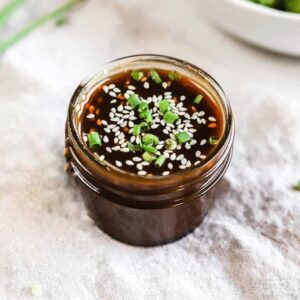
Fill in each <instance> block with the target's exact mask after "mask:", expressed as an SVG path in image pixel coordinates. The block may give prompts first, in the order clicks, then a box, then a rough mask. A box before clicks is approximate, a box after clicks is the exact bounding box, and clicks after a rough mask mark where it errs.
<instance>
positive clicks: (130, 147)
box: [127, 142, 142, 152]
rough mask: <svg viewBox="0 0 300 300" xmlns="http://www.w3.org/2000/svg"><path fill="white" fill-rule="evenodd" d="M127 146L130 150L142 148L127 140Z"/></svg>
mask: <svg viewBox="0 0 300 300" xmlns="http://www.w3.org/2000/svg"><path fill="white" fill-rule="evenodd" d="M127 147H128V149H129V150H130V151H132V152H137V151H140V150H141V149H142V148H141V145H134V144H132V143H130V142H127Z"/></svg>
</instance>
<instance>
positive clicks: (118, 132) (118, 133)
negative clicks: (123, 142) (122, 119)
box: [115, 130, 121, 138]
mask: <svg viewBox="0 0 300 300" xmlns="http://www.w3.org/2000/svg"><path fill="white" fill-rule="evenodd" d="M120 134H121V131H120V130H118V131H117V132H116V133H115V136H116V137H119V135H120ZM119 138H121V137H119Z"/></svg>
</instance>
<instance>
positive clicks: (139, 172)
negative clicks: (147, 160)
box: [138, 171, 147, 176]
mask: <svg viewBox="0 0 300 300" xmlns="http://www.w3.org/2000/svg"><path fill="white" fill-rule="evenodd" d="M138 175H142V176H143V175H147V172H146V171H138Z"/></svg>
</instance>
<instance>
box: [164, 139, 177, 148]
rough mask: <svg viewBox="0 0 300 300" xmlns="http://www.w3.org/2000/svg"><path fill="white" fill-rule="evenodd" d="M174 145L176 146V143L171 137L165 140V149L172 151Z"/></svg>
mask: <svg viewBox="0 0 300 300" xmlns="http://www.w3.org/2000/svg"><path fill="white" fill-rule="evenodd" d="M176 147H177V143H176V141H175V140H173V139H167V140H165V148H166V149H167V150H171V151H173V150H175V149H176Z"/></svg>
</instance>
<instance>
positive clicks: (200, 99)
mask: <svg viewBox="0 0 300 300" xmlns="http://www.w3.org/2000/svg"><path fill="white" fill-rule="evenodd" d="M202 99H203V95H197V96H196V98H195V99H194V101H193V102H194V103H195V104H199V103H200V102H201V101H202Z"/></svg>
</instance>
